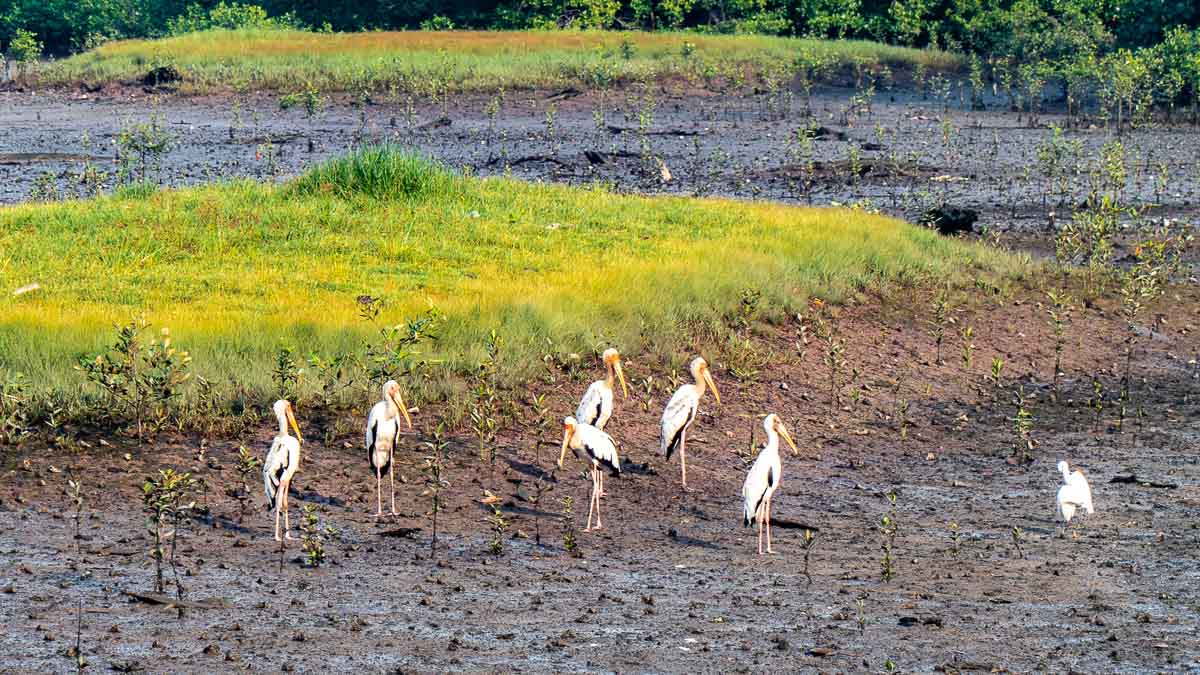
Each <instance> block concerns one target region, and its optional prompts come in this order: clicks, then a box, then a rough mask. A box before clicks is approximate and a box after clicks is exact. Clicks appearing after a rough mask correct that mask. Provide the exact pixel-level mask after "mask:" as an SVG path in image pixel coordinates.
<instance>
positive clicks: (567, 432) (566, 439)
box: [558, 426, 571, 469]
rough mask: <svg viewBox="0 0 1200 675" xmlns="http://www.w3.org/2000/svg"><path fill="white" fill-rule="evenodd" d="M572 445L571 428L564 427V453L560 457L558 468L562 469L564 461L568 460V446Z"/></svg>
mask: <svg viewBox="0 0 1200 675" xmlns="http://www.w3.org/2000/svg"><path fill="white" fill-rule="evenodd" d="M570 444H571V427H568V426H563V444H562V452H561V453H560V454H559V455H558V468H560V469H561V468H562V466H563V461H564V460H566V459H567V446H568V445H570Z"/></svg>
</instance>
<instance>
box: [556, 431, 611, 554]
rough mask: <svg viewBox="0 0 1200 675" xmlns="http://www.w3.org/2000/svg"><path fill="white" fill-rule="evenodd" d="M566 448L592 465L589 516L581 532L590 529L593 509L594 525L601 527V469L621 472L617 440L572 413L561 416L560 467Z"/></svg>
mask: <svg viewBox="0 0 1200 675" xmlns="http://www.w3.org/2000/svg"><path fill="white" fill-rule="evenodd" d="M567 448H571V450H572V451H574V453H575V456H576V457H578V458H580V459H582V460H584V461H586V462H588V463H590V464H591V465H592V496H591V500H590V501H589V502H588V520H587V527H586V528H584V530H583V531H584V532H590V531H591V530H592V512H593V511H595V512H596V529H597V530H599V529H601V528H602V527H603V524H602V523H601V522H600V497H601V496H603V494H604V474H603V473H601V471H600V469H601V468H602V467H603V468H605V469H608V471H609V472H611V473H612V475H614V476H620V475H621V459H620V458H619V457H617V444H616V443H615V442H613V439H612V436H609V435H608V434H606V433H604V432H603V431H600V430H599V429H597V428H596V427H594V426H592V425H590V424H582V423H580V422H578V421H576V420H575V418H574V417H568V418H566V419H564V420H563V443H562V453H561V454H560V455H559V456H558V468H560V469H561V468H562V465H563V460H565V459H566V458H567Z"/></svg>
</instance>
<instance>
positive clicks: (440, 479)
mask: <svg viewBox="0 0 1200 675" xmlns="http://www.w3.org/2000/svg"><path fill="white" fill-rule="evenodd" d="M445 429H446V425H445V423H444V422H439V423H438V425H437V427H436V428H435V429H434V430H433V437H432V438H431V439H430V440H428V441H425V442H424V443H423V445H424V446H425V447H426V448H428V449H429V452H430V454H429V455H426V456H425V463H424V464H423V465H422V466H421V473H422V474H424V475H425V491H424V492H422V493H421V496H422V497H429V517H430V519H431V525H432V528H431V529H432V532H433V536H432V538H431V539H430V540H429V557H430V558H432V557H434V556H435V555H437V535H438V513H440V512H441V510H442V490H445V489H446V488H448V487H450V481H448V480H446V464H445V462H446V448H447V447H448V446H449V445H450V442H449V441H447V440H445V439H444V438H442V434H443V433H444V432H445Z"/></svg>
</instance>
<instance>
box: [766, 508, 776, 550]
mask: <svg viewBox="0 0 1200 675" xmlns="http://www.w3.org/2000/svg"><path fill="white" fill-rule="evenodd" d="M766 510H767V515H766V518H765V519H764V520H766V521H767V553H774V551H772V550H771V498H768V499H767V503H766Z"/></svg>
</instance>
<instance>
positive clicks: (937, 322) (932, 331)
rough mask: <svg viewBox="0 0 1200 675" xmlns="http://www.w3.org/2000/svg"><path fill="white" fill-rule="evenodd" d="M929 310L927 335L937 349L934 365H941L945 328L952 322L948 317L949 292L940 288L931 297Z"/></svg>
mask: <svg viewBox="0 0 1200 675" xmlns="http://www.w3.org/2000/svg"><path fill="white" fill-rule="evenodd" d="M930 310H931V311H930V313H929V319H928V320H927V321H926V323H927V325H928V327H929V335H930V337H932V338H933V340H934V344H935V345H936V347H937V352H936V359H937V361H936V363H937V364H938V365H941V364H942V363H943V361H942V342H943V341H944V340H945V339H946V326H947V325H948V324H950V323H953V322H954V319H953V318H952V317H951V316H950V292H949V290H948V289H946V288H942V289H941V290H939V291H938V293H937V295H935V296H934V297H933V302H932V304H931V305H930Z"/></svg>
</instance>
